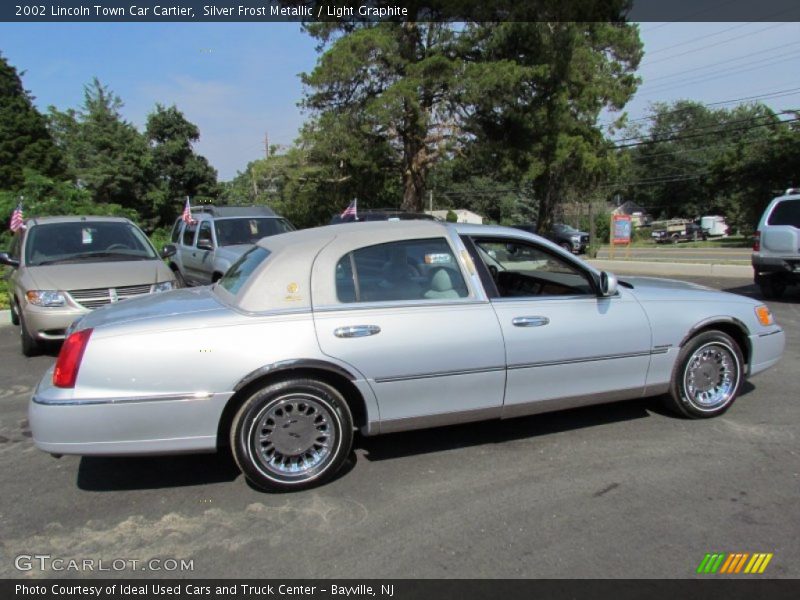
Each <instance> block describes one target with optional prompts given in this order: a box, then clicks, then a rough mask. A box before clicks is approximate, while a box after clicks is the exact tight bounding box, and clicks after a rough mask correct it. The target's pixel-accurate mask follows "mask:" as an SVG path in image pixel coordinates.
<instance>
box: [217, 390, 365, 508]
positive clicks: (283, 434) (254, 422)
mask: <svg viewBox="0 0 800 600" xmlns="http://www.w3.org/2000/svg"><path fill="white" fill-rule="evenodd" d="M230 443H231V451H232V453H233V457H234V460H235V461H236V464H237V465H238V466H239V469H240V470H241V471H242V473H243V474H244V476H245V477H247V479H248V480H249V481H250V482H251V483H252V484H253V485H254V486H256V487H258V488H260V489H262V490H265V491H281V492H283V491H292V490H300V489H306V488H308V487H312V486H315V485H320V484H322V483H324V482H325V481H328V480H329V479H330V478H331V477H333V476H334V475H336V473H337V472H338V471H339V470H340V469H341V468H342V465H343V464H344V462H345V461H346V460H347V457H348V456H349V454H350V450H351V448H352V445H353V417H352V415H351V413H350V408H349V407H348V405H347V402H346V401H345V399H344V396H342V394H341V393H340V392H339V391H338V390H337V389H336V388H334V387H333V386H331V385H329V384H327V383H325V382H322V381H318V380H315V379H288V380H284V381H279V382H277V383H273V384H271V385H268V386H266V387H264V388H262V389H260V390H257V391H256V392H254V393H253V394H252V395H251V396H250V397H249V398H248V399H247V400H245V401H244V403H243V404H242V406H241V407H240V408H239V411H238V412H237V413H236V416H235V417H234V418H233V422H232V424H231V430H230Z"/></svg>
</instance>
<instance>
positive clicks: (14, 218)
mask: <svg viewBox="0 0 800 600" xmlns="http://www.w3.org/2000/svg"><path fill="white" fill-rule="evenodd" d="M9 228H10V229H11V231H13V232H14V233H16V232H17V231H19V230H20V229H25V221H24V218H23V216H22V202H20V203H19V204H17V208H15V209H14V212H12V213H11V224H10V225H9Z"/></svg>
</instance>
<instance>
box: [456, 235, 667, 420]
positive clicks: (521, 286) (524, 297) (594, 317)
mask: <svg viewBox="0 0 800 600" xmlns="http://www.w3.org/2000/svg"><path fill="white" fill-rule="evenodd" d="M471 242H472V243H473V244H474V246H471V247H470V251H471V252H472V253H473V258H474V259H475V261H476V262H478V263H479V265H478V268H479V269H485V271H484V273H485V274H484V277H485V279H487V280H488V285H487V287H489V288H492V287H494V289H493V290H492V291H491V292H490V296H492V298H491V301H492V306H493V307H494V310H495V312H496V313H497V318H498V320H499V322H500V327H501V328H502V331H503V337H504V339H505V346H506V363H507V368H508V378H507V383H506V392H505V401H504V406H503V417H512V416H517V415H522V414H533V413H536V412H544V411H547V410H551V409H558V408H567V407H571V406H582V405H587V404H594V403H600V402H604V401H608V400H614V399H623V398H633V397H638V396H641V395H642V394H643V393H644V386H645V380H646V376H647V369H648V367H649V364H650V354H651V332H650V325H649V322H648V320H647V316H646V314H645V312H644V310H643V309H642V307H641V306H640V305H639V303H638V302H637V301H636V299H635V298H633V296H632V295H630V294H628V293H627V290H625V289H624V288H623V287H621V288H620V291H619V293H618V294H617V295H615V296H613V297H599V296H598V294H597V293H596V284H595V282H594V280H593V278H592V276H591V274H590V272H589V271H588V270H587V269H585V268H584V267H583V266H582V265H581V264H580V263H578V262H577V261H575V260H571V259H569V258H567V257H566V256H564V255H562V254H560V253H559V252H557V251H556V250H553V249H550V248H549V247H545V246H544V245H543V244H537V243H536V242H534V241H530V240H525V239H519V238H502V237H501V238H498V237H486V238H481V237H473V238H472V239H471ZM492 284H493V285H492Z"/></svg>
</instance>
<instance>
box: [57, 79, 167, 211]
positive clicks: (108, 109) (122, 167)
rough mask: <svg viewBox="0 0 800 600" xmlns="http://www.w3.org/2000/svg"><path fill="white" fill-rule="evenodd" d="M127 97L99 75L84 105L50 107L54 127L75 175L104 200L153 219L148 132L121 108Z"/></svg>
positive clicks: (89, 87)
mask: <svg viewBox="0 0 800 600" xmlns="http://www.w3.org/2000/svg"><path fill="white" fill-rule="evenodd" d="M122 106H123V104H122V100H121V99H120V98H119V97H118V96H117V95H115V94H114V93H113V92H111V91H109V89H108V88H107V87H105V86H103V85H102V84H101V83H100V82H99V81H98V80H97V79H96V78H95V79H94V80H93V81H92V83H91V84H89V85H87V86H85V87H84V102H83V106H82V107H81V108H80V109H79V110H77V111H76V110H73V109H70V110H67V111H66V112H59V111H58V110H56V109H55V108H54V107H51V108H50V122H51V130H52V131H53V135H54V137H55V139H56V142H57V144H58V146H59V147H60V148H61V149H62V150H63V152H64V154H65V156H66V158H67V164H68V167H69V170H70V173H71V175H72V176H73V177H74V178H75V180H76V182H77V184H78V186H79V187H81V188H83V189H86V190H88V191H89V193H90V194H91V197H92V199H93V200H94V201H95V202H96V203H99V204H119V205H120V206H123V207H125V208H130V209H133V210H136V211H138V212H139V214H140V215H142V216H143V217H145V218H153V216H154V211H153V209H152V201H151V200H150V199H149V197H148V191H149V188H150V187H151V186H150V182H151V181H152V174H151V170H150V169H151V164H150V162H151V161H150V152H149V148H148V145H147V141H146V139H145V137H144V136H143V135H142V134H141V133H139V132H138V131H137V130H136V128H135V127H134V126H133V125H132V124H131V123H128V122H127V121H125V120H123V118H122V115H121V114H120V110H121V109H122Z"/></svg>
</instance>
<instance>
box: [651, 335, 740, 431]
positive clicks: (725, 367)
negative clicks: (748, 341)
mask: <svg viewBox="0 0 800 600" xmlns="http://www.w3.org/2000/svg"><path fill="white" fill-rule="evenodd" d="M743 379H744V357H743V356H742V351H741V349H740V348H739V345H738V344H737V343H736V341H735V340H734V339H733V338H732V337H730V336H729V335H728V334H726V333H723V332H722V331H716V330H712V331H705V332H703V333H700V334H698V335H696V336H695V337H693V338H692V339H691V340H689V341H688V342H687V343H686V345H685V346H684V347H683V348H682V349H681V351H680V354H679V355H678V360H677V361H676V363H675V369H674V370H673V373H672V382H671V384H670V391H669V396H668V397H667V398H666V400H667V403H668V405H669V407H670V408H671V409H672V410H673V411H675V412H676V413H678V414H679V415H682V416H684V417H688V418H690V419H707V418H710V417H716V416H718V415H721V414H722V413H724V412H725V411H726V410H728V409H729V408H730V407H731V405H733V403H734V401H735V400H736V396H737V394H738V393H739V389H740V388H741V385H742V381H743Z"/></svg>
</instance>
